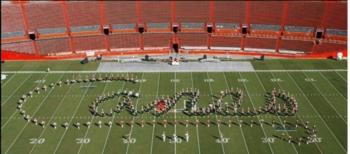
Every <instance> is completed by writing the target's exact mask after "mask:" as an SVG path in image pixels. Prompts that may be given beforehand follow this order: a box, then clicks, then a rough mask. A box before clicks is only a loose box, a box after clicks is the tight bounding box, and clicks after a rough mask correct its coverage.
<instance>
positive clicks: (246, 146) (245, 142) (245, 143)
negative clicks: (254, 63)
mask: <svg viewBox="0 0 350 154" xmlns="http://www.w3.org/2000/svg"><path fill="white" fill-rule="evenodd" d="M223 74H224V78H225V83H226V87H230V86H229V85H228V82H227V78H226V75H225V73H224V72H223ZM235 117H236V120H238V116H237V115H236V116H235ZM239 128H240V130H241V135H242V137H243V141H244V145H245V148H246V150H247V153H249V149H248V145H247V141H246V139H245V137H244V133H243V130H242V128H241V127H239Z"/></svg>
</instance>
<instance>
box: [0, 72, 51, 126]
mask: <svg viewBox="0 0 350 154" xmlns="http://www.w3.org/2000/svg"><path fill="white" fill-rule="evenodd" d="M46 76H47V74H46V75H45V76H44V77H43V79H44V78H46ZM22 85H23V84H22ZM37 85H40V83H38V84H37ZM19 87H21V86H19ZM12 96H13V94H12V95H11V96H9V98H11V97H12ZM1 105H2V104H1ZM17 111H18V110H15V111H14V112H13V113H12V114H11V116H10V118H9V119H8V120H7V121H6V122H5V123H4V125H2V126H1V130H2V129H3V128H5V126H6V125H7V123H8V122H9V121H10V119H11V118H12V117H13V116H14V115H15V114H16V113H17Z"/></svg>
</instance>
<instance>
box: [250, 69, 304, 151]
mask: <svg viewBox="0 0 350 154" xmlns="http://www.w3.org/2000/svg"><path fill="white" fill-rule="evenodd" d="M254 74H255V76H256V78H257V79H258V81H259V83H260V85H261V87H262V88H263V89H264V91H266V89H265V86H264V85H263V84H262V82H261V80H260V77H259V76H258V74H257V73H254ZM271 74H272V73H271ZM274 78H275V77H274ZM277 84H278V82H277ZM246 90H247V92H248V89H246ZM266 92H267V91H266ZM248 96H249V95H248ZM249 98H250V97H249ZM277 118H278V121H279V122H280V123H282V120H281V118H280V116H279V115H277ZM284 132H285V133H286V134H288V135H289V133H288V131H286V130H284ZM292 146H293V149H294V151H295V152H296V153H298V150H297V149H296V148H295V145H294V144H292Z"/></svg>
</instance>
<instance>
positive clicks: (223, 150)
mask: <svg viewBox="0 0 350 154" xmlns="http://www.w3.org/2000/svg"><path fill="white" fill-rule="evenodd" d="M207 77H208V78H209V75H208V72H207ZM207 83H208V84H209V90H210V95H213V92H212V88H211V84H210V82H207ZM212 101H214V98H213V97H212ZM215 118H216V121H218V116H217V115H215ZM218 131H219V135H220V134H222V133H221V130H220V125H218ZM221 149H222V153H223V154H225V148H224V144H223V143H221Z"/></svg>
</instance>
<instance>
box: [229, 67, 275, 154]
mask: <svg viewBox="0 0 350 154" xmlns="http://www.w3.org/2000/svg"><path fill="white" fill-rule="evenodd" d="M238 74H239V76H240V77H241V78H242V75H241V73H238ZM243 86H244V89H245V91H246V92H247V96H248V98H249V100H250V101H249V102H250V104H252V105H253V108H255V106H254V103H253V100H252V98H251V97H250V95H249V91H248V88H247V85H246V84H245V82H243ZM228 88H229V87H228ZM256 117H257V119H258V120H259V122H260V118H259V116H256ZM260 126H261V125H260ZM261 128H262V131H263V133H264V135H265V137H267V135H266V131H265V129H264V127H263V126H261ZM268 145H269V148H270V151H271V153H275V152H274V151H273V149H272V147H271V144H270V143H269V142H268Z"/></svg>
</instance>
